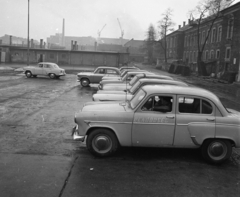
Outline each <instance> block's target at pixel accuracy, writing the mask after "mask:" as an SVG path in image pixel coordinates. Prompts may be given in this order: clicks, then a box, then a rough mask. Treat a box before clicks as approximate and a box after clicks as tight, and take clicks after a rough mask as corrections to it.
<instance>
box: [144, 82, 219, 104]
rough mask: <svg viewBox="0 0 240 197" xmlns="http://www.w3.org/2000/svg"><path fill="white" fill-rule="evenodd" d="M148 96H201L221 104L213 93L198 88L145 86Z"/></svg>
mask: <svg viewBox="0 0 240 197" xmlns="http://www.w3.org/2000/svg"><path fill="white" fill-rule="evenodd" d="M142 89H143V90H145V91H146V92H147V93H148V94H154V93H163V94H164V93H165V94H185V95H189V96H200V97H205V98H208V99H210V100H212V101H215V102H219V98H218V97H217V96H216V95H215V94H213V93H212V92H210V91H208V90H205V89H203V88H198V87H190V86H188V87H184V86H173V85H145V86H143V87H142Z"/></svg>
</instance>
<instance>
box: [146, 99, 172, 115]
mask: <svg viewBox="0 0 240 197" xmlns="http://www.w3.org/2000/svg"><path fill="white" fill-rule="evenodd" d="M172 103H173V98H172V97H171V96H153V97H151V98H149V99H148V100H147V102H146V103H145V104H144V105H143V107H142V111H157V112H163V113H166V112H171V111H172Z"/></svg>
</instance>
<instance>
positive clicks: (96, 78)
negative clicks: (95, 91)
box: [91, 68, 106, 83]
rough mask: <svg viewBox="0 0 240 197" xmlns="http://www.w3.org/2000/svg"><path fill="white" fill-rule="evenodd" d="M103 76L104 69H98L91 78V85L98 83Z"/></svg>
mask: <svg viewBox="0 0 240 197" xmlns="http://www.w3.org/2000/svg"><path fill="white" fill-rule="evenodd" d="M105 74H106V69H104V68H98V69H97V70H96V71H95V72H94V74H93V76H92V79H91V83H99V82H100V81H101V80H102V78H103V76H104V75H105Z"/></svg>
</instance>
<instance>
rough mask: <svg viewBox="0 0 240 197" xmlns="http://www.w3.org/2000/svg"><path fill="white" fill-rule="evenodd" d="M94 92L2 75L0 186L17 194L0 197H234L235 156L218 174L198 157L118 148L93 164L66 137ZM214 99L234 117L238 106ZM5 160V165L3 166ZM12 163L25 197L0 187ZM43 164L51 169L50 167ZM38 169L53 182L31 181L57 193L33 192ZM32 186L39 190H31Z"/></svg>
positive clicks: (67, 83)
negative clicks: (231, 110)
mask: <svg viewBox="0 0 240 197" xmlns="http://www.w3.org/2000/svg"><path fill="white" fill-rule="evenodd" d="M157 72H158V73H159V72H160V73H161V71H157ZM163 74H166V73H163ZM96 87H97V86H95V85H94V86H92V87H89V88H83V87H81V86H80V85H79V83H77V82H76V76H75V75H71V74H69V75H67V76H66V77H64V78H62V79H60V80H52V79H49V78H47V77H38V78H30V79H28V78H26V77H25V76H24V75H22V74H16V73H14V72H10V71H9V72H6V73H4V74H3V73H2V74H1V76H0V119H1V125H0V155H3V156H2V157H3V158H4V162H3V160H2V163H1V165H2V168H1V169H2V170H0V175H1V177H3V175H4V177H5V179H0V187H1V188H3V187H5V188H6V186H9V187H8V188H15V190H14V189H12V191H11V195H9V193H10V191H9V190H2V191H0V196H41V195H42V194H44V195H42V196H66V197H68V196H236V195H238V194H239V192H240V186H239V184H240V173H239V165H240V162H239V161H240V157H239V154H238V153H237V152H235V153H234V154H233V157H232V158H231V159H230V160H229V161H227V162H226V163H224V164H223V165H220V166H214V165H209V164H207V163H206V162H205V161H204V160H203V159H202V157H201V154H200V151H199V150H188V149H166V148H156V149H154V148H121V149H120V151H118V153H117V154H116V155H114V156H113V157H111V158H105V159H99V158H95V157H93V156H92V155H90V154H89V153H88V151H86V149H85V145H84V144H80V143H78V142H73V141H72V138H71V136H70V131H71V128H72V127H73V126H74V121H73V118H74V114H75V112H77V111H78V110H80V109H81V108H82V106H83V104H84V103H85V102H87V101H91V96H92V94H93V93H94V92H95V91H96V90H97V88H96ZM214 91H215V93H217V94H219V95H220V98H222V99H223V100H222V101H223V102H224V104H225V105H227V106H231V107H232V108H234V109H236V110H239V109H240V106H239V101H238V100H237V99H235V98H232V97H231V96H229V95H225V94H223V93H221V91H220V90H219V92H218V91H217V90H214ZM11 155H12V156H11ZM16 155H17V156H16ZM21 155H22V158H27V159H26V162H28V163H31V158H32V160H34V161H35V160H37V161H36V163H33V165H25V164H24V160H23V159H22V160H21V159H20V158H19V156H21ZM6 156H7V157H9V158H8V159H6ZM13 156H15V157H16V159H17V160H19V168H20V169H24V170H23V172H24V174H25V176H26V177H25V181H26V180H28V187H29V188H28V189H29V191H31V192H29V193H28V192H27V191H25V192H23V193H22V195H20V194H21V188H23V187H22V185H21V184H17V183H15V182H14V181H12V183H15V185H11V181H9V180H8V181H6V179H7V178H9V179H14V175H12V176H10V175H8V174H6V173H7V172H8V171H9V170H10V169H5V168H3V167H4V166H7V165H6V163H7V162H9V164H10V162H11V157H13ZM38 160H39V161H38ZM48 160H49V161H52V162H49V164H48V162H47V161H48ZM40 161H41V162H43V163H44V165H45V166H46V172H49V169H50V170H51V171H52V173H54V175H52V174H51V175H50V174H49V178H48V174H46V173H45V174H44V173H43V172H41V171H39V172H38V171H36V170H35V171H34V172H35V176H36V177H38V176H39V177H41V176H42V177H44V178H45V181H46V182H47V183H46V184H50V183H49V182H48V179H49V180H52V179H53V177H54V176H56V177H55V178H54V180H56V185H57V186H54V184H53V185H49V187H46V185H45V187H43V186H41V187H40V188H39V187H37V186H36V185H41V183H40V181H39V180H41V178H39V179H34V177H33V176H32V170H31V168H32V167H33V166H34V165H38V164H39V163H41V162H40ZM58 161H59V162H58ZM58 163H59V166H61V168H60V170H59V171H57V170H55V171H54V170H52V169H53V168H54V165H55V166H56V169H58V167H59V166H58ZM12 165H13V164H12ZM24 165H25V166H24ZM39 165H40V164H39ZM42 165H43V164H42ZM48 165H49V169H47V166H48ZM13 168H14V167H13ZM14 169H15V168H14ZM28 169H29V171H28ZM4 172H5V173H4ZM28 172H29V173H28ZM44 172H45V171H44ZM41 173H42V174H44V175H42V174H41ZM60 175H61V176H60ZM63 177H64V178H63ZM14 180H15V179H14ZM19 180H20V181H23V179H19ZM29 180H31V181H29ZM42 184H43V183H42ZM33 185H34V187H33ZM35 186H36V188H37V189H34V188H35ZM1 192H2V193H1ZM35 192H36V193H35ZM41 192H42V193H41Z"/></svg>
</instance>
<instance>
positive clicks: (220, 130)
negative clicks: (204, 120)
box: [216, 115, 240, 148]
mask: <svg viewBox="0 0 240 197" xmlns="http://www.w3.org/2000/svg"><path fill="white" fill-rule="evenodd" d="M216 138H223V139H229V140H231V141H233V142H234V144H235V146H236V147H237V148H240V116H234V115H228V116H223V117H220V116H219V117H216Z"/></svg>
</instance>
